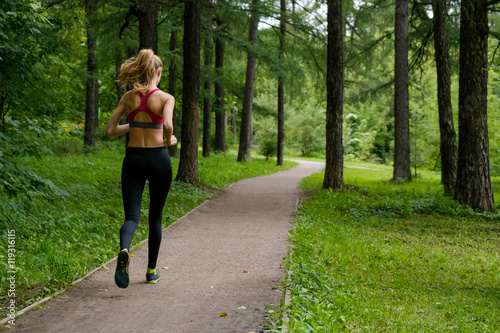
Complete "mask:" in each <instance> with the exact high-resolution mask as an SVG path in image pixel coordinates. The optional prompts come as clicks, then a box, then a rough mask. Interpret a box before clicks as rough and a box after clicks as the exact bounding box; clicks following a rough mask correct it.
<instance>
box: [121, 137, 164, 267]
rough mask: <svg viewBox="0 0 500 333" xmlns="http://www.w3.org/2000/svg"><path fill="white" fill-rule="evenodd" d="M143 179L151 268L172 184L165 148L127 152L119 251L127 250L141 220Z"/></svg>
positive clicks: (154, 262)
mask: <svg viewBox="0 0 500 333" xmlns="http://www.w3.org/2000/svg"><path fill="white" fill-rule="evenodd" d="M146 179H147V180H149V198H150V202H149V243H148V247H149V248H148V251H149V252H148V268H155V267H156V260H157V259H158V251H159V250H160V243H161V230H162V225H161V215H162V211H163V206H164V205H165V200H166V199H167V195H168V191H169V190H170V184H171V183H172V165H171V164H170V156H168V151H167V148H165V147H159V148H127V153H126V155H125V158H124V160H123V166H122V196H123V206H124V208H125V222H124V223H123V226H122V228H121V229H120V250H122V249H128V250H130V243H131V242H132V237H133V236H134V233H135V229H136V228H137V225H138V224H139V220H140V217H141V200H142V193H143V191H144V186H145V183H146Z"/></svg>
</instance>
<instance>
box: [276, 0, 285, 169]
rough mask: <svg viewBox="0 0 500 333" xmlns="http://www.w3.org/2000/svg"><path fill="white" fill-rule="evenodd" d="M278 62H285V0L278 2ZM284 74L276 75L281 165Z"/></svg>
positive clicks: (277, 161) (283, 122)
mask: <svg viewBox="0 0 500 333" xmlns="http://www.w3.org/2000/svg"><path fill="white" fill-rule="evenodd" d="M280 6H281V17H280V32H281V34H280V55H279V58H280V62H282V63H283V62H285V33H286V25H285V24H286V17H285V16H286V0H280ZM284 76H285V74H284V73H278V147H277V152H276V164H277V165H279V166H281V165H283V155H284V148H285V83H284V81H285V78H284Z"/></svg>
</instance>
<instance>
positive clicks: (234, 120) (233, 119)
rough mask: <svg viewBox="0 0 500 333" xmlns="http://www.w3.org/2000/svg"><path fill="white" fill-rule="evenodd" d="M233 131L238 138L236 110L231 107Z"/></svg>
mask: <svg viewBox="0 0 500 333" xmlns="http://www.w3.org/2000/svg"><path fill="white" fill-rule="evenodd" d="M231 133H232V134H233V136H234V139H236V110H235V109H231Z"/></svg>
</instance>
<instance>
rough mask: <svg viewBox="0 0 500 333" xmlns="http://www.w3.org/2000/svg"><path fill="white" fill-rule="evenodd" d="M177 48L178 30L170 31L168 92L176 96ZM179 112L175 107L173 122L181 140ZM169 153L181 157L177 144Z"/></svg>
mask: <svg viewBox="0 0 500 333" xmlns="http://www.w3.org/2000/svg"><path fill="white" fill-rule="evenodd" d="M176 50H177V31H172V32H171V33H170V51H171V52H172V58H171V59H170V66H169V68H168V93H169V94H170V95H172V96H174V97H175V96H176V90H177V65H176V63H175V55H173V53H174V52H175V51H176ZM177 114H178V112H177V111H176V110H175V109H174V115H173V118H172V122H173V124H174V135H175V137H176V138H177V140H179V141H180V139H181V137H180V136H179V117H178V115H177ZM168 154H169V155H170V157H177V158H178V157H179V147H178V146H177V145H174V146H169V147H168Z"/></svg>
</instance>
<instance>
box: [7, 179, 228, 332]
mask: <svg viewBox="0 0 500 333" xmlns="http://www.w3.org/2000/svg"><path fill="white" fill-rule="evenodd" d="M232 185H233V184H230V185H229V186H228V187H230V186H232ZM211 199H212V198H209V199H206V200H205V201H203V202H202V203H201V204H199V205H198V206H196V207H194V208H193V209H191V210H190V211H189V212H187V213H186V214H184V215H183V216H182V217H180V218H179V219H177V220H176V221H175V222H173V223H171V224H169V225H168V226H166V227H165V228H163V229H162V231H165V230H167V229H169V228H171V227H173V226H175V225H176V224H178V223H179V222H181V221H182V220H184V219H185V218H186V217H188V216H189V215H190V214H191V213H194V212H195V211H196V210H198V209H199V208H201V207H202V206H204V205H205V204H206V203H207V202H208V201H210V200H211ZM147 241H148V239H147V238H146V239H143V240H142V241H141V242H139V243H138V244H136V245H135V246H134V247H133V248H132V249H131V251H132V250H135V249H137V248H140V247H141V246H142V245H144V243H146V242H147ZM117 258H118V256H116V257H113V258H111V259H110V260H108V261H107V262H105V263H104V264H101V265H99V266H98V267H96V268H94V269H92V270H90V271H89V272H87V273H86V274H85V275H84V276H82V277H81V278H79V279H77V280H75V281H73V282H71V283H70V284H69V285H70V286H71V287H74V286H75V285H77V284H78V283H80V282H82V281H83V280H87V279H88V277H89V276H91V275H92V274H94V273H95V272H97V271H99V270H100V269H102V268H103V266H106V265H108V264H110V263H112V262H114V261H116V259H117ZM68 290H70V288H66V289H61V290H58V291H57V292H55V293H54V294H53V295H50V296H47V297H45V298H42V299H41V300H39V301H37V302H35V303H33V304H30V305H28V306H27V307H25V308H22V309H21V310H19V311H17V312H16V313H15V314H14V318H12V317H11V315H10V314H9V315H7V317H5V318H4V319H2V320H1V321H0V329H4V328H6V327H7V326H9V325H5V324H6V323H8V322H9V321H11V320H17V318H19V317H20V316H22V315H24V314H26V313H27V312H29V311H30V310H33V309H34V308H35V307H37V306H39V305H42V304H43V303H46V302H48V301H49V300H51V299H53V298H54V297H56V296H58V295H60V294H62V293H64V292H66V291H68ZM14 325H15V324H14Z"/></svg>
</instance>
